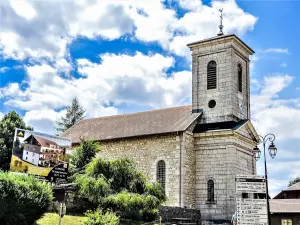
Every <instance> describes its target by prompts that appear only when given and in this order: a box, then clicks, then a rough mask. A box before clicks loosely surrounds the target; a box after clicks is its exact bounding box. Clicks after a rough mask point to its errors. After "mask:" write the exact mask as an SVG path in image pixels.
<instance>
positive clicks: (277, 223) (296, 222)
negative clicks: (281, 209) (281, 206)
mask: <svg viewBox="0 0 300 225" xmlns="http://www.w3.org/2000/svg"><path fill="white" fill-rule="evenodd" d="M283 219H290V220H292V224H291V225H300V213H276V214H272V215H271V224H272V225H282V223H281V221H282V220H283Z"/></svg>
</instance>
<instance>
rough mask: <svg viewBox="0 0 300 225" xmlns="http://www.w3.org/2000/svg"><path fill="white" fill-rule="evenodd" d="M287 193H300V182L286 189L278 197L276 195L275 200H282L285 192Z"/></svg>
mask: <svg viewBox="0 0 300 225" xmlns="http://www.w3.org/2000/svg"><path fill="white" fill-rule="evenodd" d="M286 191H300V182H298V183H296V184H293V185H292V186H290V187H287V188H286V189H284V190H283V191H281V192H280V193H279V194H278V195H276V196H275V197H274V199H280V198H281V196H282V195H283V194H284V192H286Z"/></svg>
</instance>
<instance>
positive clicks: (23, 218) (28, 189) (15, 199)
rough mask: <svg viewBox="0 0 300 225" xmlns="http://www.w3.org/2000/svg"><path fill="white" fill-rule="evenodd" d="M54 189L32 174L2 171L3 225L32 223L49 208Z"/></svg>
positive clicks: (0, 217) (0, 216) (0, 211)
mask: <svg viewBox="0 0 300 225" xmlns="http://www.w3.org/2000/svg"><path fill="white" fill-rule="evenodd" d="M52 199H53V196H52V190H51V188H50V186H49V185H48V184H46V183H42V182H40V181H38V180H37V179H35V178H33V177H30V176H23V175H16V174H11V173H5V172H0V221H1V224H2V225H12V224H19V225H31V224H33V223H34V222H35V221H36V220H38V219H39V218H40V217H41V216H42V215H43V214H44V213H45V212H46V210H47V208H48V206H49V205H50V203H51V201H52Z"/></svg>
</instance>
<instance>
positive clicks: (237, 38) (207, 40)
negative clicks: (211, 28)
mask: <svg viewBox="0 0 300 225" xmlns="http://www.w3.org/2000/svg"><path fill="white" fill-rule="evenodd" d="M231 38H234V39H236V40H237V41H238V42H240V43H241V44H242V45H244V46H245V47H246V48H247V49H248V50H249V51H250V54H251V55H252V54H253V53H255V52H254V51H253V49H252V48H250V47H249V46H248V45H247V44H246V43H245V42H243V41H242V40H241V39H240V38H239V37H238V36H236V35H235V34H227V35H221V36H215V37H211V38H207V39H204V40H201V41H196V42H192V43H189V44H187V47H189V48H191V47H193V46H195V45H200V44H204V43H207V42H212V41H219V42H220V41H221V40H225V39H231ZM220 43H221V42H220Z"/></svg>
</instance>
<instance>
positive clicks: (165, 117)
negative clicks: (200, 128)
mask: <svg viewBox="0 0 300 225" xmlns="http://www.w3.org/2000/svg"><path fill="white" fill-rule="evenodd" d="M201 114H202V113H192V106H179V107H173V108H166V109H159V110H151V111H145V112H138V113H131V114H122V115H116V116H106V117H99V118H93V119H84V120H81V121H80V122H79V123H78V124H76V125H74V126H73V127H71V128H70V129H68V130H67V131H66V132H64V133H63V134H62V135H61V136H62V137H65V138H69V139H71V140H72V142H73V143H79V142H80V137H83V138H85V139H94V140H109V139H117V138H126V137H135V136H143V135H153V134H162V133H172V132H177V131H184V130H186V129H187V128H188V127H189V126H190V125H191V123H193V122H194V121H195V120H196V119H197V118H198V117H199V116H200V115H201Z"/></svg>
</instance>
